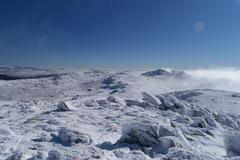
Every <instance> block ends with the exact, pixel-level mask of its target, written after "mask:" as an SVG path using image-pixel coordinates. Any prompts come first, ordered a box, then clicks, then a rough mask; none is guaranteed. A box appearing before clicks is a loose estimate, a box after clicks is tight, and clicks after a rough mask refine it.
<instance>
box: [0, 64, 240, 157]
mask: <svg viewBox="0 0 240 160" xmlns="http://www.w3.org/2000/svg"><path fill="white" fill-rule="evenodd" d="M0 75H1V76H0V79H1V77H2V80H0V107H1V109H0V159H8V160H25V159H29V160H58V159H59V160H78V159H79V160H82V159H90V160H91V159H103V160H105V159H106V160H114V159H116V160H120V159H125V160H131V159H132V160H133V159H137V160H138V159H142V160H145V159H146V160H151V159H155V160H157V159H159V160H166V159H170V160H179V159H180V160H181V159H182V160H184V159H189V160H208V159H209V160H215V159H219V160H221V159H240V147H239V146H240V132H239V128H240V110H239V107H240V105H239V104H240V94H239V93H237V92H233V91H223V90H219V89H225V90H226V88H224V87H226V86H223V87H222V88H221V87H220V85H217V86H216V85H214V84H215V82H216V81H215V80H212V81H207V80H206V79H201V78H199V77H194V75H191V74H188V73H185V72H179V71H170V70H163V69H160V70H156V71H122V72H119V71H118V72H116V71H111V70H85V71H78V70H71V71H66V70H57V69H55V70H46V69H36V68H1V69H0ZM6 76H11V77H17V78H6ZM216 89H218V90H216Z"/></svg>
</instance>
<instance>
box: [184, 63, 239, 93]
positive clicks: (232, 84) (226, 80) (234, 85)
mask: <svg viewBox="0 0 240 160" xmlns="http://www.w3.org/2000/svg"><path fill="white" fill-rule="evenodd" d="M186 72H187V73H188V74H190V75H192V76H193V77H195V78H196V79H197V80H196V81H198V82H197V83H199V84H204V86H205V88H210V89H220V90H229V91H237V92H240V69H236V68H224V69H197V70H187V71H186Z"/></svg>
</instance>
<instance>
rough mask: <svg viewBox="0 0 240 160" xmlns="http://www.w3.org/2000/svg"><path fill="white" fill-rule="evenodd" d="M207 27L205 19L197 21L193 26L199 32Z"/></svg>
mask: <svg viewBox="0 0 240 160" xmlns="http://www.w3.org/2000/svg"><path fill="white" fill-rule="evenodd" d="M205 27H206V23H205V22H204V21H197V22H196V23H195V24H194V26H193V28H194V29H195V31H197V32H202V31H203V30H204V29H205Z"/></svg>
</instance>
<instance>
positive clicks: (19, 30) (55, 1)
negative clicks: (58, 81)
mask: <svg viewBox="0 0 240 160" xmlns="http://www.w3.org/2000/svg"><path fill="white" fill-rule="evenodd" d="M239 61H240V1H239V0H1V1H0V65H14V66H57V67H72V68H76V67H78V68H79V67H84V68H92V67H105V68H106V67H113V68H153V67H173V68H196V67H209V66H229V67H239V65H240V63H239Z"/></svg>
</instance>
